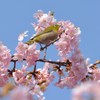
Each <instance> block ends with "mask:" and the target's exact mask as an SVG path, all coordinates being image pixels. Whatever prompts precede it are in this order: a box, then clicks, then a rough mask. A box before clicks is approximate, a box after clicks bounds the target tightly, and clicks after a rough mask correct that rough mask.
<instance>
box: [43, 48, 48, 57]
mask: <svg viewBox="0 0 100 100" xmlns="http://www.w3.org/2000/svg"><path fill="white" fill-rule="evenodd" d="M46 52H47V48H45V49H44V56H43V59H46Z"/></svg>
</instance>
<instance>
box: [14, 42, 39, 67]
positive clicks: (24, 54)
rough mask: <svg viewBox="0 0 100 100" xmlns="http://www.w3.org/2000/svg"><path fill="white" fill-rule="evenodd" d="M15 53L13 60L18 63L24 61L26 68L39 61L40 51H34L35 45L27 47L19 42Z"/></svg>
mask: <svg viewBox="0 0 100 100" xmlns="http://www.w3.org/2000/svg"><path fill="white" fill-rule="evenodd" d="M16 51H17V52H16V53H15V54H14V57H13V59H14V60H18V61H23V59H25V60H26V63H27V66H28V67H29V66H32V65H35V63H36V62H35V61H36V60H38V59H39V56H40V51H39V50H36V44H35V43H34V44H32V45H27V44H24V43H23V42H19V43H18V46H17V48H16Z"/></svg>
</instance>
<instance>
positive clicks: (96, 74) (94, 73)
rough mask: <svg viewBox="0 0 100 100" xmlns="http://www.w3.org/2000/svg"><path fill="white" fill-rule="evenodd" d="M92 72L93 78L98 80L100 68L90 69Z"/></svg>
mask: <svg viewBox="0 0 100 100" xmlns="http://www.w3.org/2000/svg"><path fill="white" fill-rule="evenodd" d="M92 73H93V75H92V78H93V80H94V81H96V82H100V69H99V68H98V69H94V70H93V71H92Z"/></svg>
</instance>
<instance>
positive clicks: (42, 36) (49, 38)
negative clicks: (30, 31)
mask: <svg viewBox="0 0 100 100" xmlns="http://www.w3.org/2000/svg"><path fill="white" fill-rule="evenodd" d="M59 28H60V25H57V24H56V25H51V26H49V27H47V28H46V29H45V30H44V31H42V32H39V33H37V35H36V36H34V37H33V38H31V39H30V40H29V41H27V42H26V44H28V45H31V44H33V43H34V42H37V43H39V44H45V45H48V44H50V43H51V42H53V41H55V40H56V39H57V38H58V36H59V35H60V34H61V32H59V31H58V30H59Z"/></svg>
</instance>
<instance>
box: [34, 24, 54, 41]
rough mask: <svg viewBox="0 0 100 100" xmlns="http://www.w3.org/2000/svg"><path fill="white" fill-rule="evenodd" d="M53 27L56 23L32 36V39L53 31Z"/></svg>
mask: <svg viewBox="0 0 100 100" xmlns="http://www.w3.org/2000/svg"><path fill="white" fill-rule="evenodd" d="M53 28H54V25H52V26H49V27H47V28H46V29H45V30H44V31H43V32H39V33H37V35H36V36H34V37H33V38H32V40H33V39H34V38H36V37H38V36H40V35H42V34H46V33H49V32H51V31H52V30H53Z"/></svg>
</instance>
